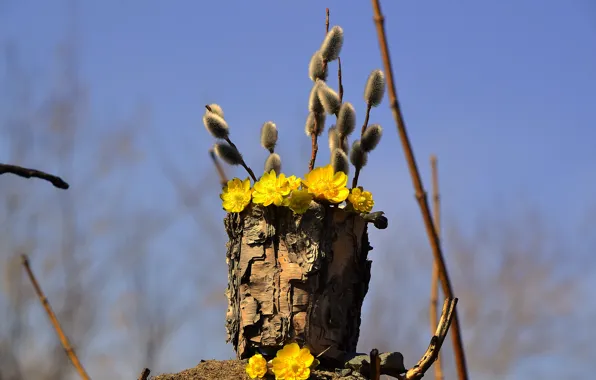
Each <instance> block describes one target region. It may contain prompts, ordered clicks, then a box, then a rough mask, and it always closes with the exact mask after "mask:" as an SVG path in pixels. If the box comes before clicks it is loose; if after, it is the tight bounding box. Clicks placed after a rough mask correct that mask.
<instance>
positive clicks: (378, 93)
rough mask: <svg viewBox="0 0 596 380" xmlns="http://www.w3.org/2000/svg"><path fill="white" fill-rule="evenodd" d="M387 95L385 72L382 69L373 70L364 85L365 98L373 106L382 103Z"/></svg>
mask: <svg viewBox="0 0 596 380" xmlns="http://www.w3.org/2000/svg"><path fill="white" fill-rule="evenodd" d="M383 95H385V74H383V72H382V71H381V70H373V72H371V73H370V75H369V76H368V80H367V81H366V86H365V87H364V100H365V101H366V104H367V105H369V106H371V107H376V106H378V105H379V104H381V101H382V100H383Z"/></svg>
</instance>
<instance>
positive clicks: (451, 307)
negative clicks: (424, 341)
mask: <svg viewBox="0 0 596 380" xmlns="http://www.w3.org/2000/svg"><path fill="white" fill-rule="evenodd" d="M456 305H457V298H446V299H445V302H444V303H443V311H442V312H441V319H440V320H439V325H438V326H437V329H436V330H435V335H434V336H433V337H432V338H431V339H430V344H429V345H428V348H427V349H426V352H425V353H424V355H422V358H420V360H419V361H418V363H416V365H415V366H414V367H412V368H410V369H409V370H408V372H406V376H405V379H406V380H417V379H421V378H422V377H423V376H424V373H425V372H426V371H428V369H429V368H430V366H431V365H432V364H433V362H434V361H435V360H436V359H437V356H438V355H439V351H440V350H441V346H442V345H443V341H445V337H446V336H447V332H448V331H449V326H450V325H451V321H452V319H453V318H454V317H455V306H456Z"/></svg>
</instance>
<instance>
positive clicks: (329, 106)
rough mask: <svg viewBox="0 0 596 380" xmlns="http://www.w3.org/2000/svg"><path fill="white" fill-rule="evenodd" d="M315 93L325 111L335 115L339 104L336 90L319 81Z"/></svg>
mask: <svg viewBox="0 0 596 380" xmlns="http://www.w3.org/2000/svg"><path fill="white" fill-rule="evenodd" d="M317 94H318V95H319V100H320V101H321V104H323V108H325V112H327V113H328V114H330V115H336V114H337V112H338V111H339V107H340V106H341V100H339V95H338V94H337V92H335V91H334V90H333V89H332V88H331V87H329V86H327V84H325V82H320V81H319V82H318V85H317Z"/></svg>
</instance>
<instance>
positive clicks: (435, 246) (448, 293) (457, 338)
mask: <svg viewBox="0 0 596 380" xmlns="http://www.w3.org/2000/svg"><path fill="white" fill-rule="evenodd" d="M371 1H372V7H373V13H374V21H375V25H376V29H377V35H378V37H379V47H380V50H381V56H382V58H383V66H384V68H385V75H386V78H387V89H388V93H389V105H390V107H391V111H392V112H393V118H394V119H395V123H396V124H397V132H398V134H399V137H400V140H401V144H402V147H403V150H404V154H405V156H406V160H407V162H408V168H409V171H410V176H411V177H412V184H413V185H414V189H415V191H416V199H417V200H418V205H419V206H420V211H421V213H422V218H423V219H424V225H425V227H426V233H427V235H428V239H429V241H430V245H431V248H432V251H433V255H434V259H435V262H436V263H437V266H438V268H439V279H440V280H441V285H442V288H443V294H444V296H445V297H446V298H453V289H452V287H451V281H450V280H449V274H448V273H447V266H446V265H445V260H444V258H443V252H442V250H441V244H440V240H439V235H438V234H437V231H436V229H435V226H434V223H433V219H432V216H431V212H430V208H429V205H428V199H427V196H426V192H425V191H424V187H423V185H422V179H421V178H420V172H419V171H418V166H417V165H416V159H415V158H414V152H413V150H412V145H411V144H410V139H409V137H408V133H407V130H406V125H405V122H404V118H403V115H402V112H401V109H400V106H399V102H398V100H397V92H396V90H395V83H394V81H393V68H392V67H391V58H390V56H389V48H388V45H387V37H386V35H385V26H384V23H385V19H384V17H383V14H382V12H381V5H380V4H379V0H371ZM451 332H452V335H453V351H454V354H455V362H456V367H457V373H458V377H459V379H460V380H467V379H468V370H467V368H466V358H465V354H464V347H463V343H462V339H461V333H460V328H459V320H458V318H457V312H454V314H453V328H452V329H451Z"/></svg>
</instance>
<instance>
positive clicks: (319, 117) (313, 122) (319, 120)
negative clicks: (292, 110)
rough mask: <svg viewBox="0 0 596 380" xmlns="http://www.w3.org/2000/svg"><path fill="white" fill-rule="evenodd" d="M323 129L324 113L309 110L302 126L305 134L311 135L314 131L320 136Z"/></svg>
mask: <svg viewBox="0 0 596 380" xmlns="http://www.w3.org/2000/svg"><path fill="white" fill-rule="evenodd" d="M323 130H325V114H324V113H314V112H310V113H309V114H308V117H307V118H306V125H305V126H304V132H305V133H306V135H307V136H312V134H313V133H314V134H315V135H317V136H320V135H321V133H323Z"/></svg>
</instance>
